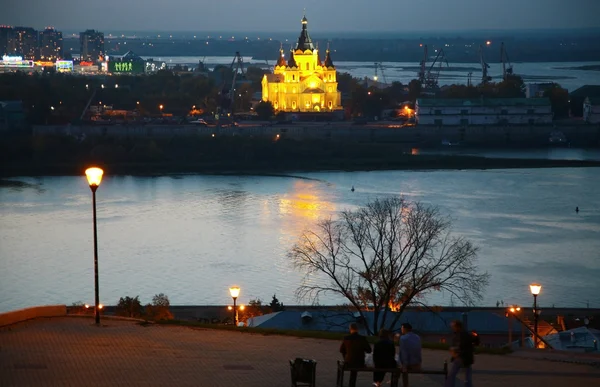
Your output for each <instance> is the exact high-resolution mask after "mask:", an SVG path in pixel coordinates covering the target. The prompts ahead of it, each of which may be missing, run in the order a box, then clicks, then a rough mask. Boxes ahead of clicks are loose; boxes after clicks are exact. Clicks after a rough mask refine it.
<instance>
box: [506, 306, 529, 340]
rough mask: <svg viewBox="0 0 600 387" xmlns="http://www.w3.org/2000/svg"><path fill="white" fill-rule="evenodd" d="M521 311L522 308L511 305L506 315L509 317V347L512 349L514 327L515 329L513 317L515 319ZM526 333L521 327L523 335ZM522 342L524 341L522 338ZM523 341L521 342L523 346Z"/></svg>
mask: <svg viewBox="0 0 600 387" xmlns="http://www.w3.org/2000/svg"><path fill="white" fill-rule="evenodd" d="M520 311H521V307H520V306H517V305H511V306H510V307H509V308H508V311H507V313H506V317H508V345H509V347H511V348H512V327H513V321H512V320H513V317H515V314H516V313H519V312H520ZM524 332H525V331H524V330H523V328H522V327H521V333H524ZM521 340H523V339H522V338H521ZM522 343H523V341H521V345H522Z"/></svg>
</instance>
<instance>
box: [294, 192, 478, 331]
mask: <svg viewBox="0 0 600 387" xmlns="http://www.w3.org/2000/svg"><path fill="white" fill-rule="evenodd" d="M451 226H452V222H451V220H450V219H449V218H448V217H446V216H443V215H441V214H440V212H439V210H438V209H437V208H436V207H430V206H426V205H423V204H421V203H418V202H417V203H411V202H407V201H405V200H404V199H401V198H389V199H381V200H375V201H374V202H372V203H369V204H367V205H366V206H365V207H363V208H360V209H357V210H353V211H344V212H342V213H341V214H340V216H339V218H338V219H335V220H334V219H331V218H329V219H326V220H321V221H319V222H318V224H317V226H316V229H315V231H305V232H304V233H303V234H302V235H301V237H300V239H299V241H298V242H297V243H296V244H295V245H294V246H293V247H292V249H291V251H290V252H289V254H288V255H289V257H290V259H291V260H292V262H293V264H294V266H295V267H296V268H297V269H298V270H301V271H303V272H304V273H305V276H304V278H303V282H302V284H301V286H300V287H299V288H298V289H297V291H296V295H297V296H298V297H299V298H300V299H311V300H318V298H319V296H320V295H322V294H324V293H333V294H338V295H340V296H342V297H344V298H346V299H347V300H348V301H349V302H350V304H351V305H352V306H353V307H354V308H355V309H356V311H358V312H359V313H360V315H361V317H362V318H363V320H364V321H367V320H366V319H365V315H364V312H365V311H372V312H373V321H372V326H367V329H368V330H369V332H370V333H371V334H373V333H374V332H377V330H378V329H379V328H380V327H382V326H384V325H386V326H391V327H392V328H393V327H394V326H395V325H396V324H397V322H398V320H399V319H400V316H401V315H402V312H403V311H404V310H405V309H406V307H407V306H409V305H411V304H412V305H414V304H417V303H419V302H421V300H423V297H424V296H426V295H427V294H428V293H430V292H432V291H444V292H447V293H449V294H450V295H451V296H452V297H453V298H456V299H458V300H460V301H461V302H462V303H464V304H469V305H472V304H474V303H475V301H476V300H480V299H481V297H482V291H483V289H484V288H485V287H486V286H487V284H488V282H489V274H487V273H480V272H479V270H478V267H477V265H476V262H477V248H476V247H475V246H473V244H472V243H471V242H470V241H468V240H466V239H465V238H463V237H455V236H452V233H451V231H452V228H451ZM323 277H324V278H323ZM392 312H395V313H392ZM387 318H391V324H386V319H387Z"/></svg>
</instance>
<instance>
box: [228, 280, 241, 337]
mask: <svg viewBox="0 0 600 387" xmlns="http://www.w3.org/2000/svg"><path fill="white" fill-rule="evenodd" d="M229 294H231V298H233V323H234V324H235V326H236V327H237V324H238V314H237V306H236V301H237V298H238V296H239V295H240V288H239V287H237V286H232V287H230V288H229Z"/></svg>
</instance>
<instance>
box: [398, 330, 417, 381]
mask: <svg viewBox="0 0 600 387" xmlns="http://www.w3.org/2000/svg"><path fill="white" fill-rule="evenodd" d="M401 331H402V336H400V363H401V365H402V386H403V387H408V373H409V372H411V371H412V372H415V371H421V362H422V358H421V338H420V337H419V336H418V335H417V334H416V333H414V332H413V331H412V325H410V324H409V323H404V324H402V326H401Z"/></svg>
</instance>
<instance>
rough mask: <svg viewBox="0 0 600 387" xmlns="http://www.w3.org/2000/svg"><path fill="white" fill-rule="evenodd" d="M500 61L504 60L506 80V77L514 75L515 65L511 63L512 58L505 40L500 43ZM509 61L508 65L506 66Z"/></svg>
mask: <svg viewBox="0 0 600 387" xmlns="http://www.w3.org/2000/svg"><path fill="white" fill-rule="evenodd" d="M500 61H501V62H502V79H504V80H505V81H506V78H507V77H508V76H509V75H513V67H512V64H510V59H508V53H507V52H506V48H504V42H502V44H501V45H500ZM507 63H508V67H506V64H507Z"/></svg>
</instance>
